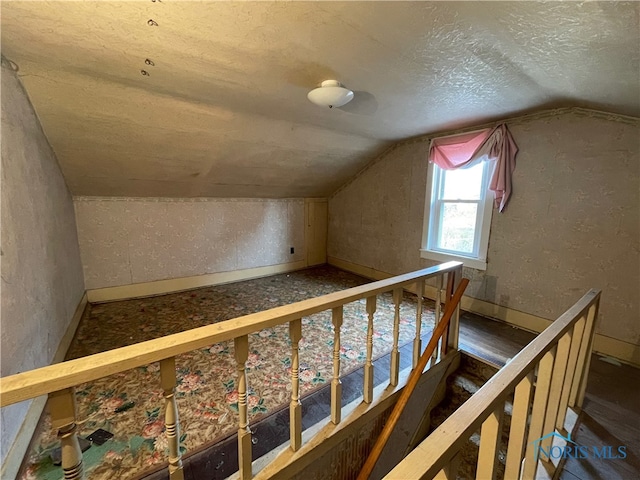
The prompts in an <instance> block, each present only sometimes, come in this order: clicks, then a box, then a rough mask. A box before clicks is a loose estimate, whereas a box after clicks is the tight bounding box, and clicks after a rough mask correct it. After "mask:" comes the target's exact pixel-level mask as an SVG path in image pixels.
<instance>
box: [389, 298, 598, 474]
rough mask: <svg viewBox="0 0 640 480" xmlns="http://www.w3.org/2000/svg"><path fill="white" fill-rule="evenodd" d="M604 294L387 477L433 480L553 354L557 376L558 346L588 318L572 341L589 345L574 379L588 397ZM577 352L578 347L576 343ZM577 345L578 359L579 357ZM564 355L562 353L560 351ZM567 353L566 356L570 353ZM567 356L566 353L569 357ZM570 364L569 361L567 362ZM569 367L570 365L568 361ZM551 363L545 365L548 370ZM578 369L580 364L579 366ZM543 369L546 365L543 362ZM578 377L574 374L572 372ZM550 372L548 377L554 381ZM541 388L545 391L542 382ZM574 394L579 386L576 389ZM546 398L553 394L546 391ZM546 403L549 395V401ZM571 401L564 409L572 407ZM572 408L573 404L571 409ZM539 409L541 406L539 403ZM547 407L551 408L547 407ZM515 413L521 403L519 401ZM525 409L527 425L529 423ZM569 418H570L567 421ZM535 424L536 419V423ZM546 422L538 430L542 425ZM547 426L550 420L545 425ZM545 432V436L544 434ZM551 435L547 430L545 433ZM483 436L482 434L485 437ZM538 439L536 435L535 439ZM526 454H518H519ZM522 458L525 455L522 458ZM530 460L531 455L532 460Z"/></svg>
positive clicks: (557, 326)
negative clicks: (587, 384) (586, 386)
mask: <svg viewBox="0 0 640 480" xmlns="http://www.w3.org/2000/svg"><path fill="white" fill-rule="evenodd" d="M600 293H601V292H600V291H599V290H595V289H592V290H590V291H589V292H587V293H586V294H585V295H584V296H583V297H582V298H581V299H580V300H579V301H578V302H577V303H576V304H575V305H573V306H572V307H571V308H570V309H569V310H567V311H566V312H565V313H564V314H563V315H561V316H560V317H559V318H558V319H557V320H556V321H555V322H553V323H552V324H551V325H550V326H549V327H548V328H547V329H546V330H544V331H543V332H542V333H541V334H540V335H538V336H537V337H536V338H535V339H534V340H533V341H532V342H531V343H529V345H527V346H526V347H525V348H524V349H523V350H521V351H520V352H519V353H518V354H517V355H516V356H515V357H514V358H513V359H512V360H511V361H510V362H509V363H508V364H507V365H506V366H504V367H503V368H502V369H501V370H500V371H499V372H498V373H496V374H495V375H494V376H493V377H492V378H491V379H490V380H489V381H488V382H487V383H486V384H485V385H483V386H482V387H481V388H480V390H478V391H477V392H476V393H475V394H474V395H473V396H472V397H471V398H470V399H469V400H467V401H466V402H465V403H464V404H463V405H462V406H461V407H460V408H459V409H458V410H457V411H456V412H454V413H453V414H452V415H451V416H449V417H448V418H447V419H446V420H445V421H444V422H443V423H442V425H440V427H439V428H437V429H436V430H435V431H434V432H433V433H432V434H431V435H430V436H429V437H427V438H426V439H425V440H424V441H423V442H422V443H420V444H419V445H418V446H417V447H416V448H415V449H414V450H413V451H412V452H411V453H410V454H409V455H408V456H407V457H405V459H404V460H403V461H402V462H400V463H399V464H398V465H397V466H396V467H395V468H394V469H393V470H391V472H389V474H388V475H387V476H386V477H385V478H389V479H397V478H421V479H423V478H424V479H429V478H434V477H435V476H436V475H437V474H438V473H439V472H440V471H441V470H443V469H446V468H447V466H448V465H449V463H450V462H451V461H452V460H453V459H454V457H455V455H456V454H457V453H458V451H459V450H460V449H461V447H462V446H463V445H464V443H465V442H467V441H468V439H469V437H470V436H471V435H472V434H473V433H474V432H475V431H477V430H478V429H479V428H480V427H481V426H483V423H484V422H485V421H487V419H488V418H489V417H490V416H491V414H492V413H494V412H496V411H498V410H500V409H502V408H503V403H504V401H505V400H506V398H507V397H508V396H509V395H510V394H511V393H512V392H513V391H514V388H515V387H516V386H517V385H520V383H521V382H523V380H526V379H525V377H527V376H528V375H532V372H533V370H534V369H535V366H536V365H537V364H538V362H540V361H541V360H542V359H543V357H545V358H546V357H547V355H548V354H549V353H550V352H552V351H553V358H551V360H550V362H549V363H550V365H551V369H552V370H553V375H555V373H556V370H555V369H554V359H555V347H556V346H557V344H558V342H559V341H560V340H561V338H563V337H565V335H567V334H570V330H571V329H572V328H573V327H575V325H576V322H578V321H579V320H580V319H583V318H591V322H590V325H589V326H585V327H584V336H583V337H582V338H581V339H577V340H576V339H575V338H573V339H569V340H570V341H571V340H576V344H578V342H581V343H584V342H586V345H588V346H582V345H580V346H579V350H580V352H581V353H582V352H585V353H584V355H586V356H587V358H586V359H584V361H583V365H582V366H578V368H580V367H581V368H583V369H584V372H578V370H576V378H573V377H572V380H573V382H571V381H570V382H569V383H575V382H576V380H577V381H578V383H579V387H578V388H577V389H578V390H580V391H581V393H580V394H578V397H580V395H584V384H585V380H586V371H587V370H588V365H589V358H588V355H589V354H590V344H591V339H592V336H593V324H594V323H595V315H596V314H597V305H598V302H599V299H600ZM572 349H573V345H572ZM577 349H578V347H576V355H577ZM558 351H559V349H558ZM565 353H566V352H565ZM565 356H566V355H565ZM564 361H565V362H566V361H567V360H566V358H565V359H564ZM565 366H566V363H565ZM546 367H548V365H545V368H546ZM574 367H575V365H574ZM540 369H542V364H540ZM561 373H562V378H558V380H557V381H558V383H559V384H560V385H562V386H563V388H566V385H563V382H562V380H563V378H564V375H565V373H563V372H562V371H561ZM571 373H573V372H571ZM551 375H552V374H551V373H549V374H548V377H550V378H553V377H552V376H551ZM550 383H551V380H549V378H547V379H546V381H545V387H546V388H549V386H548V384H550ZM538 386H539V388H543V386H542V385H541V382H540V378H539V379H538ZM571 390H572V392H573V390H574V388H573V387H571ZM541 393H544V395H545V396H546V395H547V394H548V391H547V392H546V393H545V392H542V391H541ZM545 400H546V397H545ZM581 402H582V400H581V399H580V398H578V400H577V401H576V402H575V404H576V405H577V406H580V405H581ZM566 406H567V405H566V401H565V405H564V407H566ZM569 406H571V404H570V405H569ZM534 408H535V403H534ZM545 408H546V406H545ZM514 409H515V401H514ZM546 415H547V414H546V413H545V412H544V408H543V417H545V420H546ZM526 417H527V416H526V410H525V415H524V418H525V421H526ZM562 418H564V417H562ZM532 421H533V420H532ZM512 425H513V422H512ZM541 425H542V424H539V425H538V426H540V427H541ZM545 425H546V422H545ZM550 425H552V426H553V428H556V419H555V418H551V423H550ZM538 433H540V432H538ZM542 433H547V432H542ZM481 437H482V435H481ZM534 438H535V437H534ZM520 455H521V452H518V456H520ZM519 458H520V457H519ZM527 458H529V457H527ZM530 468H531V469H533V472H534V475H533V476H535V468H536V467H535V466H533V467H530ZM529 477H530V473H528V474H525V475H524V478H529Z"/></svg>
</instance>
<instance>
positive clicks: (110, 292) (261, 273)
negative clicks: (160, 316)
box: [87, 260, 307, 303]
mask: <svg viewBox="0 0 640 480" xmlns="http://www.w3.org/2000/svg"><path fill="white" fill-rule="evenodd" d="M306 266H307V265H306V263H305V261H304V260H300V261H298V262H291V263H282V264H280V265H269V266H266V267H257V268H247V269H244V270H233V271H230V272H219V273H210V274H207V275H197V276H194V277H182V278H172V279H168V280H158V281H155V282H145V283H134V284H131V285H122V286H118V287H106V288H96V289H92V290H87V295H88V298H89V302H91V303H100V302H111V301H115V300H126V299H128V298H141V297H149V296H151V295H161V294H164V293H173V292H181V291H184V290H191V289H194V288H199V287H210V286H212V285H220V284H223V283H230V282H238V281H241V280H249V279H251V278H259V277H266V276H268V275H275V274H278V273H286V272H292V271H294V270H300V269H302V268H305V267H306Z"/></svg>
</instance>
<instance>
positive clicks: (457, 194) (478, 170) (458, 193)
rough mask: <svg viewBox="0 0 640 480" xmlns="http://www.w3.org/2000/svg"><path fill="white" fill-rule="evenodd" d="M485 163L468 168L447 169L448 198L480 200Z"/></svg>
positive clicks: (445, 174)
mask: <svg viewBox="0 0 640 480" xmlns="http://www.w3.org/2000/svg"><path fill="white" fill-rule="evenodd" d="M484 163H485V162H480V163H478V164H477V165H475V166H473V167H471V168H467V169H462V170H461V169H457V170H445V171H444V172H443V173H444V195H443V198H444V199H446V200H479V199H480V188H481V187H482V172H483V169H484Z"/></svg>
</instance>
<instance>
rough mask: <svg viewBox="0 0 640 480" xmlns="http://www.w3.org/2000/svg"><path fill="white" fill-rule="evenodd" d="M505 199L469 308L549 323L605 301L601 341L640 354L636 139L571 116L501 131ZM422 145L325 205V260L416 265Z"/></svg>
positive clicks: (385, 162) (384, 266)
mask: <svg viewBox="0 0 640 480" xmlns="http://www.w3.org/2000/svg"><path fill="white" fill-rule="evenodd" d="M509 128H510V130H511V132H512V134H513V136H514V139H515V141H516V143H517V144H518V146H519V148H520V152H519V153H518V157H517V166H516V170H515V173H514V177H513V184H514V186H513V195H512V197H511V200H510V203H509V205H508V206H507V208H506V209H505V212H504V213H503V214H498V213H494V215H493V219H492V223H491V237H490V240H489V252H488V267H487V270H486V271H479V270H473V269H468V268H465V276H467V277H469V278H470V279H471V283H470V285H469V287H468V288H467V295H468V296H470V297H473V298H477V299H480V300H484V301H487V302H491V303H495V304H498V305H502V306H505V307H509V308H513V309H516V310H520V311H523V312H526V313H530V314H533V315H537V316H540V317H544V318H548V319H555V318H557V317H558V316H559V315H560V314H561V313H562V312H564V311H565V310H566V309H567V308H568V307H569V306H571V305H572V304H573V303H574V302H575V301H576V300H578V299H579V298H580V297H581V296H582V295H583V294H584V293H585V292H586V291H587V290H588V289H589V288H600V289H602V291H603V296H602V303H601V308H600V320H599V323H598V328H597V331H598V333H600V334H602V335H605V336H609V337H612V338H616V339H618V340H622V341H625V342H629V343H632V344H635V345H640V320H639V319H640V298H639V297H640V292H639V290H640V221H639V220H640V198H639V197H640V176H639V171H640V142H639V140H638V139H639V138H640V129H639V124H638V122H636V121H629V120H628V119H625V121H616V117H614V116H610V117H605V116H597V115H592V116H589V115H585V114H580V113H574V112H569V113H565V114H561V115H555V116H549V117H547V118H541V117H538V118H534V119H532V120H529V121H521V122H519V123H516V124H513V125H509ZM428 147H429V143H428V141H413V142H406V143H401V144H398V145H397V147H396V148H394V149H393V150H391V151H389V152H388V153H386V154H385V155H383V157H382V158H381V159H380V160H379V161H377V162H376V163H375V164H373V165H372V166H371V167H370V168H368V169H367V170H365V171H364V172H363V173H362V174H361V175H360V176H358V177H357V178H356V179H355V181H353V182H352V183H351V184H349V185H347V186H346V187H345V188H343V189H342V190H340V191H339V192H337V193H336V194H335V195H334V197H332V198H331V199H330V201H329V251H328V255H329V256H332V257H337V258H340V259H343V260H347V261H350V262H353V263H357V264H360V265H364V266H367V267H371V268H374V269H377V270H381V271H384V272H389V273H393V274H398V273H403V272H406V271H410V270H415V269H417V268H422V267H425V266H428V265H431V264H432V263H430V262H428V261H427V260H422V259H420V255H419V251H418V250H419V248H420V243H421V240H422V223H423V211H424V202H425V186H426V171H427V153H428Z"/></svg>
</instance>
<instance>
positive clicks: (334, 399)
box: [331, 305, 343, 425]
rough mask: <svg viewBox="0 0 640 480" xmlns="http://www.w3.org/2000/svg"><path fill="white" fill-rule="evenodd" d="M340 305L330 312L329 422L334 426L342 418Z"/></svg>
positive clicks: (341, 309)
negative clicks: (331, 358) (331, 329)
mask: <svg viewBox="0 0 640 480" xmlns="http://www.w3.org/2000/svg"><path fill="white" fill-rule="evenodd" d="M342 314H343V308H342V305H341V306H339V307H336V308H334V309H333V310H332V311H331V317H332V320H333V380H332V381H331V422H333V423H334V424H335V425H337V424H339V423H340V420H341V418H342V382H341V381H340V328H341V327H342Z"/></svg>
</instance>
